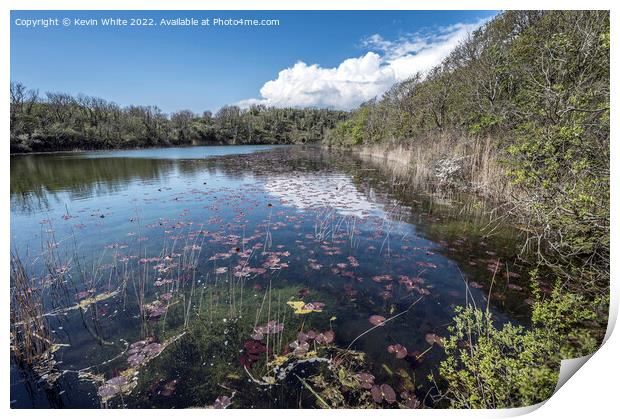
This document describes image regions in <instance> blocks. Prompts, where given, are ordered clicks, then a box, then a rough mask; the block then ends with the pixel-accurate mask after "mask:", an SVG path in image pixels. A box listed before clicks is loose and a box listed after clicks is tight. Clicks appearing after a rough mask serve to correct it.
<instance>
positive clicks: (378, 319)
mask: <svg viewBox="0 0 620 419" xmlns="http://www.w3.org/2000/svg"><path fill="white" fill-rule="evenodd" d="M368 321H369V322H370V323H371V324H373V325H375V326H383V325H384V324H385V323H384V322H385V317H383V316H379V315H378V314H374V315H372V316H370V318H368Z"/></svg>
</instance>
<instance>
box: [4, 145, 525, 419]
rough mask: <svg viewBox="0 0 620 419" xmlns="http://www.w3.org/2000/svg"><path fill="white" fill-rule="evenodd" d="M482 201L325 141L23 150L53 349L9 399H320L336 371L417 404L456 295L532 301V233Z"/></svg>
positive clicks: (22, 248)
mask: <svg viewBox="0 0 620 419" xmlns="http://www.w3.org/2000/svg"><path fill="white" fill-rule="evenodd" d="M486 211H487V208H486V205H485V203H484V202H480V201H479V200H477V199H475V198H473V197H468V196H450V197H447V196H438V195H436V194H427V193H425V192H423V191H419V192H416V191H413V192H412V191H410V190H405V189H404V188H403V185H402V184H401V183H400V182H398V181H394V180H392V179H391V178H390V176H388V175H386V174H385V173H384V172H383V171H382V168H381V167H377V166H372V165H370V164H368V163H364V162H362V161H360V160H359V159H357V158H355V157H353V156H351V155H349V154H345V153H337V152H327V151H324V150H321V149H320V148H313V147H268V146H226V147H192V148H180V149H154V150H132V151H111V152H89V153H70V154H69V153H66V154H65V153H62V154H46V155H43V154H42V155H29V156H14V157H11V248H12V251H13V252H14V253H15V254H17V255H18V256H19V257H20V259H21V261H22V262H23V263H24V266H25V268H26V270H27V271H28V272H29V274H30V275H31V276H32V277H33V278H34V280H33V287H36V289H38V290H39V291H40V293H41V295H42V300H43V305H44V312H45V313H46V316H45V319H46V321H47V322H49V328H50V333H51V337H52V338H51V339H52V340H53V343H54V346H53V350H50V354H51V356H53V360H54V363H53V368H51V369H50V370H49V371H47V372H46V374H47V375H46V374H43V377H42V376H41V375H42V374H41V373H40V372H39V373H37V372H35V371H33V370H32V369H31V368H28V367H25V366H24V365H19V364H18V363H16V362H15V361H14V360H13V359H12V360H11V406H12V407H14V408H21V407H93V408H98V407H101V406H109V407H122V406H127V407H179V408H180V407H206V406H212V405H214V404H215V405H216V407H225V406H226V405H228V404H229V403H230V407H233V408H234V407H238V408H243V407H245V408H247V407H275V408H283V407H288V408H295V407H314V406H316V405H317V399H316V397H315V396H314V395H313V394H312V393H311V392H309V391H308V390H307V387H306V386H307V385H308V384H310V385H313V386H314V385H316V387H315V388H321V387H320V384H319V381H318V379H317V378H316V377H317V376H319V375H321V374H327V372H325V371H326V370H325V371H323V370H321V369H322V368H331V370H333V369H334V368H336V367H334V365H345V366H346V368H348V369H346V370H345V372H343V373H342V374H344V375H345V376H346V374H354V376H355V377H357V378H356V379H357V380H358V384H359V377H360V376H359V374H361V373H367V374H371V375H372V376H373V377H374V380H373V383H372V384H382V383H385V384H388V385H390V386H391V387H392V388H394V389H395V390H396V393H397V394H398V395H399V396H398V403H405V397H404V396H403V395H402V394H403V392H407V394H410V395H411V397H417V398H418V399H419V400H422V399H424V396H425V394H426V393H427V392H428V391H429V390H431V391H432V386H431V383H430V382H429V380H428V379H427V376H428V374H429V373H431V372H433V371H436V369H437V365H438V363H439V362H440V360H441V359H442V356H443V351H442V349H441V338H442V337H443V336H446V335H447V333H448V332H447V327H448V326H449V324H450V322H451V319H452V316H453V314H454V307H455V306H457V305H464V304H465V303H466V302H472V301H473V302H475V303H476V304H478V305H479V306H482V307H486V305H487V302H486V300H487V297H488V296H489V295H491V303H490V304H491V308H492V310H493V312H494V314H495V317H496V319H497V321H498V322H499V323H502V322H508V321H513V322H520V321H524V320H523V319H525V318H526V313H527V312H528V310H529V305H528V304H527V302H528V301H529V300H528V295H527V291H526V286H525V285H524V283H523V282H524V278H525V276H526V269H525V268H524V267H523V266H521V264H520V262H519V260H518V258H517V253H518V251H519V247H518V245H519V241H518V232H517V231H515V230H511V229H508V228H496V226H492V227H490V226H489V225H488V224H489V216H488V215H487V212H486ZM491 282H493V287H492V289H491V291H489V288H490V285H491ZM467 284H469V286H467ZM372 316H375V317H372ZM376 316H382V317H376ZM393 316H396V317H395V318H394V319H391V320H389V321H386V323H385V324H383V323H381V321H382V320H381V319H390V318H391V317H393ZM377 324H379V327H375V328H374V329H372V330H371V331H369V332H368V333H366V334H363V333H364V332H366V331H367V330H369V329H371V328H373V327H374V326H375V325H377ZM381 324H383V325H381ZM299 332H302V333H301V335H300V334H299ZM361 334H363V335H362V336H361V337H359V338H358V339H356V338H357V337H358V336H359V335H361ZM315 335H318V336H317V337H315ZM399 345H402V347H401V346H399ZM403 347H404V348H406V349H404V348H403ZM346 348H348V349H349V350H354V351H359V352H360V353H363V354H365V357H364V359H363V361H361V360H357V359H356V360H355V361H353V359H354V358H355V357H354V356H353V355H350V354H349V355H347V356H350V358H346V357H345V356H344V355H343V356H341V357H337V356H336V357H334V353H337V352H336V351H339V350H342V351H344V350H345V349H346ZM343 353H344V352H343ZM330 357H331V358H330ZM311 358H312V359H311ZM314 358H316V359H314ZM319 358H329V359H330V361H329V362H327V361H322V360H321V359H319ZM343 358H344V359H348V360H350V362H349V361H347V362H349V363H348V364H346V363H345V364H335V359H338V360H341V359H343ZM311 361H312V362H311ZM337 368H341V367H340V366H338V367H337ZM342 368H344V367H342ZM321 376H323V375H321ZM364 377H366V376H364ZM346 378H347V377H344V378H343V377H342V376H341V379H342V380H345V379H346ZM349 378H350V377H349ZM362 381H363V380H362ZM342 385H343V386H346V385H345V384H342ZM368 387H370V386H368ZM342 391H344V393H343V394H345V396H346V397H353V396H352V394H353V390H350V389H349V390H346V391H345V390H342ZM355 391H360V392H364V391H365V392H366V393H368V394H369V396H368V398H369V400H370V392H369V390H368V389H364V388H362V389H357V390H355ZM348 394H350V396H347V395H348ZM356 394H357V393H356ZM359 394H365V393H359ZM355 397H359V396H355ZM364 397H365V396H364ZM371 402H372V401H371ZM426 403H427V404H428V403H429V402H428V400H426ZM396 404H397V403H391V402H390V401H384V402H382V403H377V404H376V407H391V406H395V405H396Z"/></svg>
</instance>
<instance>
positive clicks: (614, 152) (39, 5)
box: [0, 0, 620, 419]
mask: <svg viewBox="0 0 620 419" xmlns="http://www.w3.org/2000/svg"><path fill="white" fill-rule="evenodd" d="M616 4H619V3H618V2H611V1H599V0H590V1H588V2H579V1H575V0H565V1H545V0H536V1H534V0H521V1H519V2H514V1H512V2H510V1H491V0H488V1H484V0H469V1H466V0H460V1H458V0H444V1H441V3H439V2H438V1H434V2H430V1H412V0H409V1H407V0H356V1H352V0H349V1H346V0H344V1H343V0H288V1H284V0H263V1H261V2H258V1H256V0H255V1H251V0H226V1H223V0H222V1H219V2H216V1H197V0H193V1H192V0H176V1H174V0H148V1H147V0H143V1H139V0H91V1H88V2H87V3H86V2H85V1H77V0H56V1H54V2H52V1H45V0H21V1H17V0H4V1H2V2H1V4H0V8H1V9H2V12H3V13H2V20H1V22H2V23H1V25H2V27H1V30H0V46H1V49H0V51H1V54H2V55H3V57H2V59H1V61H0V62H1V63H3V64H0V74H1V77H0V80H1V82H0V83H2V84H1V86H3V88H2V89H1V90H2V91H3V92H4V100H0V112H1V114H2V115H3V117H2V118H1V119H0V121H1V122H0V123H1V124H2V132H3V136H4V138H5V140H4V148H5V149H4V152H3V153H0V158H1V159H2V160H1V161H2V169H1V170H2V171H3V175H4V176H3V181H2V183H1V186H0V187H1V191H0V193H1V194H2V196H3V197H4V199H3V201H2V214H3V217H4V220H5V224H4V228H3V230H2V232H3V234H4V240H2V241H0V246H1V250H0V257H1V258H2V259H1V260H2V261H3V266H4V269H5V271H4V272H5V275H4V278H5V279H4V282H5V286H3V287H1V291H0V292H1V293H2V295H3V300H2V301H4V302H5V304H6V305H4V310H3V312H2V318H3V319H4V321H3V324H4V325H8V323H9V310H8V306H9V292H8V269H9V268H8V267H9V250H10V249H9V246H10V240H9V217H10V208H9V206H10V202H9V166H10V159H9V141H8V138H9V118H8V115H9V101H8V97H9V91H8V90H9V81H10V66H9V60H10V50H9V48H10V42H9V36H10V24H9V22H10V10H382V9H388V10H410V9H411V10H503V9H606V10H611V12H612V13H611V21H612V23H611V27H612V32H611V33H612V36H611V38H612V42H611V53H612V59H611V62H612V77H611V78H612V85H613V86H617V82H618V76H617V73H616V72H614V71H613V70H615V65H614V64H613V63H614V59H613V58H614V57H617V56H618V54H617V53H616V51H617V49H618V47H617V42H619V41H620V39H618V38H617V37H615V34H616V32H617V31H616V30H615V28H616V26H617V25H618V21H619V19H618V18H617V17H616V16H617V10H615V9H617V8H618V7H617V6H616V7H615V5H616ZM616 91H617V89H616V88H615V87H614V88H613V89H612V107H611V108H612V118H611V121H612V126H611V128H612V137H613V135H614V134H613V133H615V132H617V118H616V117H615V114H616V112H615V110H616V105H617V104H618V100H617V96H618V95H617V93H616ZM611 156H612V157H611V160H612V161H618V160H619V159H618V157H620V156H619V155H618V149H617V147H614V146H613V143H612V148H611ZM617 187H618V174H617V170H616V169H615V168H614V167H613V165H612V168H611V188H612V190H613V191H615V190H617ZM611 209H612V211H611V213H612V214H614V213H615V211H616V210H617V209H618V199H617V194H615V195H614V194H612V199H611ZM613 220H614V217H612V235H611V237H612V240H611V254H612V266H611V273H612V278H614V280H612V284H611V285H612V287H611V299H612V303H611V308H610V324H609V327H608V333H607V337H608V340H607V342H606V343H605V344H604V345H603V346H602V347H601V349H599V350H598V351H597V352H596V353H595V354H594V355H593V356H592V357H591V359H590V360H588V361H587V364H586V366H585V367H584V368H581V369H580V370H579V371H577V372H576V374H575V376H574V377H573V378H571V379H569V380H568V382H567V383H566V384H565V385H564V386H562V387H561V388H560V389H559V390H558V391H557V393H556V394H554V396H553V397H551V399H549V400H548V401H547V402H546V403H544V404H542V406H537V407H540V408H538V409H535V408H523V409H513V410H501V411H462V410H461V411H457V410H420V411H410V410H404V411H387V410H381V411H379V410H377V411H372V412H369V413H370V414H380V415H382V416H384V415H385V416H390V417H403V418H404V417H407V418H410V417H411V416H412V415H415V416H416V417H417V416H418V415H421V416H424V417H475V418H479V417H506V416H515V415H520V414H524V413H527V412H530V411H533V412H532V413H530V417H533V418H546V417H552V416H553V417H562V418H571V417H584V416H586V415H588V416H591V417H598V418H606V417H611V416H612V412H614V411H617V410H618V390H617V388H618V387H617V384H618V380H619V379H620V367H619V365H620V361H619V359H618V356H619V355H620V338H618V333H614V334H611V331H612V330H613V326H614V325H615V321H616V318H617V314H618V291H619V286H618V280H617V278H616V277H617V273H618V262H617V257H618V255H617V253H618V252H617V246H618V245H617V239H616V238H617V237H618V227H617V223H615V222H613ZM0 329H1V331H0V333H1V334H2V336H3V337H4V339H3V342H5V343H4V344H3V345H0V350H1V351H2V352H1V353H2V354H3V355H4V356H3V357H2V358H3V359H4V360H5V362H3V363H2V366H1V367H0V368H2V370H3V371H4V372H5V373H4V374H2V378H3V380H2V383H1V384H0V386H1V389H2V394H3V397H4V399H3V400H2V401H1V402H0V403H2V406H3V407H4V409H5V410H6V413H8V414H9V415H10V417H26V416H30V415H32V414H33V412H32V411H27V410H10V396H9V394H10V391H9V390H10V389H9V373H8V372H9V363H8V359H9V345H8V342H9V330H8V327H3V328H0ZM9 410H10V411H9ZM84 413H85V412H83V411H80V410H68V409H67V410H63V411H46V412H45V413H44V414H45V415H49V416H52V417H61V416H62V418H78V417H81V416H82V415H84ZM144 413H145V412H142V411H137V410H116V411H115V412H114V413H113V414H114V415H115V416H117V415H118V416H122V417H129V416H133V415H136V414H144ZM35 414H36V413H35ZM109 414H110V413H109V412H104V411H100V410H95V411H89V412H88V415H89V416H92V417H103V415H109ZM246 414H247V413H246V412H245V411H242V410H226V411H217V410H208V411H206V410H202V409H201V410H183V411H180V410H178V411H174V410H172V411H170V410H157V411H149V412H148V415H149V416H151V417H153V418H163V417H169V416H171V415H173V416H177V415H183V416H184V417H204V416H205V415H208V416H210V417H226V418H230V417H232V418H239V417H242V416H243V415H246ZM251 414H252V415H257V416H260V417H262V416H263V415H265V416H266V415H270V416H274V415H276V416H280V417H289V418H290V417H291V416H294V417H295V419H302V418H303V419H305V418H308V419H309V418H310V417H313V418H314V417H316V415H317V414H320V415H321V416H322V417H328V416H329V417H333V416H334V415H337V416H338V417H354V416H358V415H359V414H363V413H362V412H358V411H321V412H320V413H319V412H316V411H312V410H303V411H301V410H295V411H286V410H282V411H273V410H270V411H267V410H261V411H255V412H252V413H251ZM616 415H617V413H616V414H614V416H616Z"/></svg>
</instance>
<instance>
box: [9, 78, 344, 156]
mask: <svg viewBox="0 0 620 419" xmlns="http://www.w3.org/2000/svg"><path fill="white" fill-rule="evenodd" d="M10 93H11V106H10V123H11V153H25V152H43V151H60V150H74V149H93V150H97V149H116V148H136V147H155V146H180V145H192V144H299V143H308V142H317V141H320V140H321V139H322V138H324V136H325V134H326V132H327V130H329V129H330V128H333V127H334V126H335V125H336V123H337V122H339V121H342V120H344V119H345V118H346V116H347V115H348V113H347V112H344V111H335V110H330V109H316V108H306V109H297V108H274V107H266V106H263V105H253V106H250V107H249V108H247V109H241V108H239V107H238V106H224V107H222V108H221V109H220V110H219V111H217V112H216V113H215V114H212V113H211V112H209V111H206V112H204V113H203V114H202V115H197V114H195V113H194V112H192V111H188V110H183V111H179V112H174V113H172V114H171V115H167V114H165V113H164V112H162V111H161V109H159V108H158V107H156V106H127V107H121V106H119V105H117V104H116V103H113V102H110V101H107V100H104V99H101V98H97V97H91V96H85V95H78V96H72V95H69V94H66V93H56V92H47V93H45V94H43V95H41V94H40V93H39V92H38V90H35V89H28V88H27V87H26V86H25V85H23V84H22V83H19V82H12V83H11V89H10Z"/></svg>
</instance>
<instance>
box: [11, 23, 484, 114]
mask: <svg viewBox="0 0 620 419" xmlns="http://www.w3.org/2000/svg"><path fill="white" fill-rule="evenodd" d="M495 14H496V12H490V11H300V12H294V11H248V12H240V11H228V12H227V11H140V12H137V11H136V12H134V11H102V12H94V11H79V12H76V11H73V12H67V11H41V12H36V11H13V12H12V13H11V80H13V81H20V82H22V83H24V84H26V85H27V86H28V87H32V88H38V89H39V90H40V92H42V93H43V92H46V91H62V92H68V93H72V94H78V93H83V94H86V95H90V96H98V97H102V98H104V99H108V100H111V101H114V102H116V103H118V104H120V105H130V104H136V105H138V104H139V105H157V106H159V107H160V108H161V109H163V110H164V111H165V112H172V111H175V110H181V109H190V110H193V111H195V112H202V111H204V110H212V111H215V110H217V109H218V108H219V107H221V106H223V105H226V104H240V105H242V106H247V105H248V104H251V103H263V104H266V105H273V106H320V107H331V108H341V109H350V108H352V107H355V106H357V105H358V104H359V103H360V102H362V101H364V100H368V99H370V98H372V97H374V96H377V95H380V94H381V93H383V92H384V91H385V90H386V89H387V88H389V86H391V85H392V84H393V83H394V82H396V81H399V80H402V79H404V78H406V77H408V76H410V75H412V74H413V73H414V72H416V71H421V72H424V71H425V70H428V68H429V67H431V66H432V65H433V64H436V63H437V62H438V61H440V60H441V58H443V56H445V54H447V52H448V51H449V50H450V49H452V48H453V47H454V45H456V43H457V42H458V41H459V40H460V39H462V38H463V37H464V36H466V34H467V33H468V32H470V31H471V30H473V29H475V28H476V27H477V26H479V25H480V24H482V23H483V22H484V20H485V19H488V18H490V17H492V16H494V15H495ZM48 17H51V18H59V19H63V18H69V19H71V21H73V19H74V18H85V19H88V18H94V19H101V18H106V17H122V18H126V19H130V18H141V17H147V18H152V19H154V22H155V23H156V24H157V26H153V27H122V28H119V27H116V28H111V27H104V26H101V24H100V25H99V26H89V27H76V26H74V25H73V24H71V25H70V26H68V27H65V26H62V25H60V26H57V27H52V26H49V27H47V28H43V27H37V28H26V27H23V26H18V25H17V24H16V20H17V19H22V21H21V22H23V19H39V18H48ZM176 17H181V18H186V17H188V18H189V17H194V18H197V19H199V20H200V19H203V18H209V19H213V18H216V17H219V18H235V19H278V20H279V21H280V23H279V25H278V26H261V27H256V26H254V27H249V26H228V27H222V26H220V27H214V26H209V27H202V26H198V27H163V26H160V25H159V23H160V20H161V19H162V18H166V19H171V18H176Z"/></svg>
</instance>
